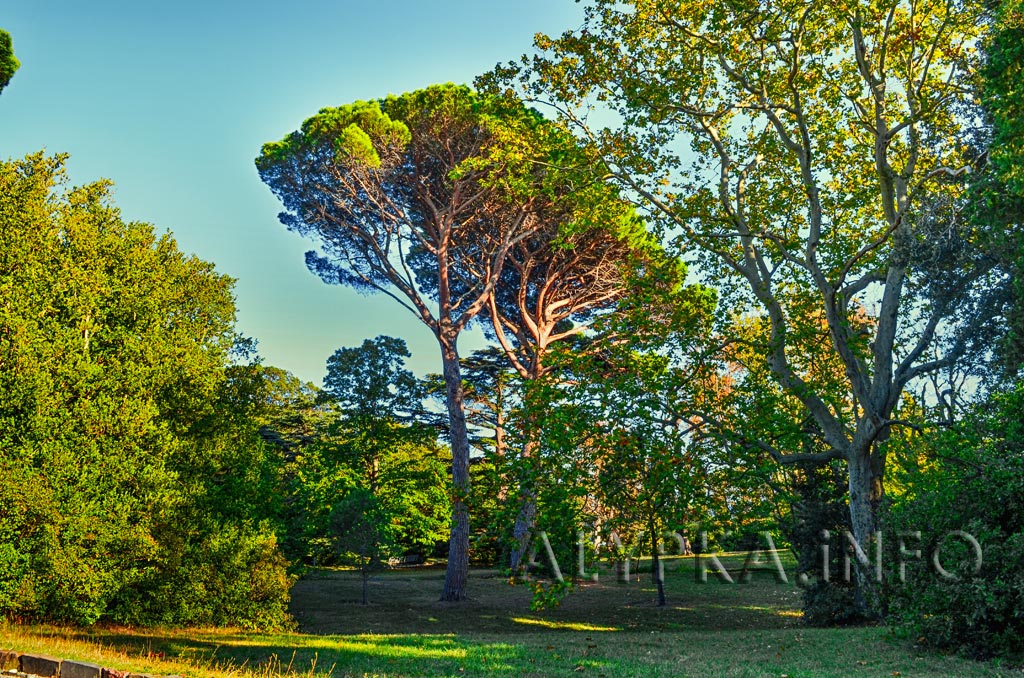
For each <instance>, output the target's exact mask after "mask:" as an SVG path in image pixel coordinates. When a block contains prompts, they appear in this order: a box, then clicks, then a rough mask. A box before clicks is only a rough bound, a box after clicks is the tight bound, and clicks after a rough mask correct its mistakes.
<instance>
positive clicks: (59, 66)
mask: <svg viewBox="0 0 1024 678" xmlns="http://www.w3.org/2000/svg"><path fill="white" fill-rule="evenodd" d="M580 15H581V10H580V8H579V6H578V5H576V4H575V3H573V2H572V0H482V1H480V0H434V1H433V2H426V1H425V0H392V1H390V2H372V1H371V2H355V1H352V0H337V1H335V2H329V1H327V0H322V1H317V2H313V1H305V2H303V1H302V0H293V1H292V2H288V3H286V2H263V1H260V0H232V1H217V0H207V1H205V2H201V1H196V0H176V1H174V2H155V1H148V0H125V1H121V2H115V1H111V0H106V1H104V0H97V1H96V2H82V1H81V0H13V1H12V0H0V28H3V29H5V30H7V31H8V32H9V33H10V34H11V37H12V39H13V42H14V52H15V55H16V56H17V57H18V58H19V59H20V60H21V69H20V70H19V71H18V72H17V74H15V76H14V79H13V80H12V81H11V83H10V85H9V86H8V87H7V88H6V89H5V90H4V92H3V94H2V95H0V157H3V158H9V157H20V156H23V155H25V154H26V153H30V152H34V151H38V150H40V149H46V150H47V151H49V152H52V153H57V152H67V153H70V154H71V158H70V160H69V173H70V176H71V179H72V181H73V183H76V184H77V183H86V182H89V181H93V180H95V179H98V178H100V177H105V178H108V179H111V180H113V181H114V183H115V201H116V204H117V205H118V206H119V207H120V208H121V210H122V212H123V215H124V217H125V218H126V219H129V220H137V221H147V222H149V223H152V224H154V225H155V226H156V228H157V231H158V232H164V231H167V230H170V231H172V232H173V233H174V236H175V238H176V239H177V241H178V246H179V247H180V248H181V249H182V250H184V251H186V252H189V253H194V254H196V255H198V256H199V257H201V258H203V259H206V260H208V261H212V262H214V263H215V264H216V265H217V269H218V270H219V271H221V272H223V273H226V274H228V275H230V276H232V277H234V278H236V279H237V283H236V285H235V294H236V297H237V303H238V317H239V329H240V330H241V332H242V333H243V334H245V335H247V336H251V337H255V338H256V339H258V340H259V350H260V353H261V355H262V356H263V358H264V362H265V363H267V364H271V365H277V366H279V367H283V368H285V369H288V370H291V371H292V372H294V373H295V374H297V375H298V376H300V377H302V378H304V379H308V380H310V381H314V382H316V383H318V384H319V383H320V381H321V379H322V377H323V373H324V364H325V361H326V359H327V357H328V356H329V355H330V354H331V353H332V352H333V351H334V350H335V349H336V348H338V347H340V346H354V345H358V344H360V343H361V342H362V341H363V339H365V338H368V337H374V336H376V335H378V334H391V335H394V336H399V337H402V338H404V339H405V340H406V341H407V342H408V344H409V347H410V349H411V351H412V353H413V359H412V361H411V363H410V364H411V366H412V367H413V369H414V370H416V371H417V372H419V373H421V374H423V373H425V372H428V371H440V358H439V354H438V349H437V347H436V344H435V343H434V340H433V336H432V335H431V334H430V332H429V331H428V330H427V328H426V327H425V326H423V325H422V324H420V323H419V322H418V321H417V320H415V319H414V318H413V317H412V316H411V314H409V313H408V312H407V311H405V310H403V309H402V308H400V307H399V306H398V305H397V304H395V303H394V302H393V301H391V300H390V299H387V298H386V297H383V296H374V297H364V296H360V295H358V294H356V293H354V292H352V291H350V290H348V289H344V288H340V287H337V286H327V285H325V284H324V283H322V282H321V281H320V280H319V279H318V278H316V277H315V276H314V275H313V274H311V273H309V272H308V271H307V270H306V267H305V264H304V263H303V253H304V252H305V251H306V250H307V249H311V248H312V243H311V242H310V241H306V240H303V239H302V238H301V237H299V236H298V235H295V234H293V233H289V232H288V231H286V230H285V228H284V227H283V226H282V225H281V224H280V223H279V222H278V221H277V213H278V212H279V211H280V205H279V203H278V202H277V200H276V199H275V198H274V197H273V196H272V195H271V193H270V191H269V190H268V189H267V188H266V187H265V186H264V185H263V183H262V182H261V181H260V179H259V177H258V175H257V174H256V170H255V166H254V165H253V160H254V158H255V157H256V155H257V154H258V153H259V150H260V146H261V145H262V144H263V143H264V142H266V141H274V140H277V139H279V138H281V137H283V136H284V135H285V134H286V133H288V132H290V131H292V130H294V129H296V128H297V127H298V126H299V125H300V124H301V122H302V121H303V120H304V119H305V118H307V117H309V116H311V115H313V114H314V113H316V112H317V111H318V110H319V109H320V108H322V107H324V106H336V105H339V104H344V103H348V102H351V101H355V100H357V99H374V98H379V97H383V96H385V95H387V94H389V93H400V92H405V91H409V90H413V89H418V88H421V87H425V86H427V85H429V84H432V83H436V82H448V81H450V82H459V83H471V82H472V80H473V78H474V77H475V76H477V75H479V74H480V73H483V72H485V71H487V70H489V69H490V68H492V67H493V66H494V65H495V64H496V63H497V62H499V61H507V60H510V59H514V58H516V57H518V56H519V55H520V54H522V53H524V52H527V51H529V50H530V47H531V42H532V38H533V35H534V33H536V32H538V31H542V32H547V33H558V32H561V31H562V30H564V29H566V28H569V27H574V26H577V25H578V24H579V23H580V20H579V19H580ZM0 245H2V243H0ZM481 341H482V340H481V339H480V338H479V336H477V337H472V336H471V337H467V338H465V339H464V340H463V342H462V344H461V345H460V348H462V350H463V353H464V354H466V353H468V352H469V350H470V349H472V348H474V347H477V346H479V345H480V344H481Z"/></svg>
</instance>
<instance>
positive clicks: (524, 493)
mask: <svg viewBox="0 0 1024 678" xmlns="http://www.w3.org/2000/svg"><path fill="white" fill-rule="evenodd" d="M526 435H527V439H526V441H525V442H524V443H523V451H522V455H521V461H520V463H521V464H522V466H523V467H524V474H523V478H522V481H521V484H520V495H519V513H518V514H516V522H515V525H514V526H513V528H512V542H513V543H512V555H511V557H510V558H509V566H510V567H511V568H512V572H513V574H514V573H515V572H516V571H517V570H518V569H519V567H520V564H521V563H522V562H523V558H525V557H526V550H527V549H528V548H529V546H530V532H531V531H532V530H533V527H534V524H535V523H536V522H537V489H536V486H535V485H534V477H533V472H534V468H533V466H534V461H535V459H534V457H535V455H536V452H537V450H538V448H539V447H540V445H539V444H538V442H537V439H536V438H535V437H534V436H535V435H536V434H535V431H531V430H527V432H526Z"/></svg>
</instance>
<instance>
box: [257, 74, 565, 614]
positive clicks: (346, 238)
mask: <svg viewBox="0 0 1024 678" xmlns="http://www.w3.org/2000/svg"><path fill="white" fill-rule="evenodd" d="M544 125H545V123H544V122H543V120H542V118H541V117H540V116H539V115H538V114H536V113H534V112H533V111H530V110H528V109H526V108H525V107H524V106H523V105H522V104H521V103H520V102H519V101H518V100H511V99H508V98H505V97H487V96H481V95H477V94H475V93H473V92H472V91H470V90H469V89H468V88H465V87H459V86H455V85H437V86H433V87H430V88H427V89H425V90H421V91H417V92H412V93H409V94H405V95H402V96H392V97H389V98H387V99H384V100H381V101H371V102H365V101H359V102H356V103H353V104H350V105H346V106H340V107H337V108H325V109H323V110H321V111H320V112H319V113H318V114H317V115H315V116H313V117H312V118H310V119H308V120H306V121H305V122H304V123H303V125H302V127H301V129H300V130H298V131H296V132H293V133H291V134H289V135H288V136H286V137H285V138H284V139H283V140H281V141H278V142H274V143H268V144H266V145H264V146H263V149H262V152H261V154H260V156H259V158H257V160H256V165H257V168H258V170H259V173H260V177H261V178H262V179H263V181H264V182H265V183H266V184H267V185H268V186H269V187H270V188H271V190H272V191H273V192H274V193H275V194H276V195H277V196H278V197H279V198H280V199H281V201H282V202H283V203H284V206H285V211H284V212H283V213H282V214H281V220H282V222H283V223H284V224H285V225H286V226H287V227H288V228H289V229H291V230H294V231H296V232H298V233H300V234H302V235H305V236H308V237H310V238H312V239H314V240H316V241H317V242H318V244H319V251H317V252H309V253H308V254H307V256H306V263H307V265H308V266H309V268H310V269H311V270H312V271H314V272H315V273H317V274H318V275H319V276H320V277H321V278H322V279H323V280H324V281H325V282H328V283H334V284H342V285H348V286H352V287H354V288H356V289H359V290H361V291H366V292H379V293H382V294H385V295H387V296H389V297H391V298H392V299H393V300H394V301H396V302H397V303H398V304H400V305H401V306H403V307H404V308H405V309H407V310H408V311H410V312H411V313H413V314H414V315H415V316H416V317H417V318H419V319H420V320H421V321H422V322H423V323H424V324H425V325H426V326H427V327H428V328H430V330H431V332H432V333H433V334H434V336H435V338H436V339H437V342H438V346H439V348H440V350H441V358H442V365H443V376H444V381H445V386H446V405H447V410H448V417H449V424H450V440H451V447H452V482H453V488H452V523H451V540H450V544H449V554H448V569H447V573H446V575H445V583H444V590H443V593H442V596H441V597H442V600H449V601H456V600H463V599H464V598H465V597H466V582H467V577H468V569H469V536H470V527H469V509H468V506H467V503H466V498H467V496H468V491H469V439H468V433H467V428H466V419H465V412H464V409H463V386H462V376H461V373H460V367H459V354H458V348H457V343H458V339H459V335H460V334H461V332H462V331H463V330H464V329H465V328H466V326H467V325H468V324H469V323H470V322H471V321H472V320H473V318H474V317H476V316H477V314H478V313H479V312H480V311H481V310H482V309H483V308H484V306H485V305H486V303H487V300H488V298H489V297H490V295H491V293H492V292H493V290H494V288H495V286H496V285H497V284H498V281H499V280H500V277H501V271H502V266H503V265H504V261H505V258H506V256H507V254H508V252H509V250H510V249H511V248H512V247H514V246H515V244H516V243H518V242H520V241H521V240H523V239H524V238H526V237H528V236H529V235H530V234H531V233H532V232H533V231H534V230H535V229H536V228H537V223H538V222H537V219H536V217H535V216H534V214H533V212H532V206H533V198H532V194H533V192H534V191H533V186H534V185H535V183H536V177H535V175H536V173H537V172H538V171H539V169H538V168H540V167H541V165H540V164H538V163H537V162H536V160H538V159H539V158H538V155H540V156H543V152H544V148H543V143H539V141H540V135H539V134H538V130H542V129H543V127H544ZM541 159H542V158H541Z"/></svg>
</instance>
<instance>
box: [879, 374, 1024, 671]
mask: <svg viewBox="0 0 1024 678" xmlns="http://www.w3.org/2000/svg"><path fill="white" fill-rule="evenodd" d="M931 449H932V452H933V456H934V457H935V462H934V463H933V464H931V465H929V466H928V467H926V468H925V469H924V470H922V471H920V472H919V473H918V474H916V475H915V476H912V477H911V479H910V483H909V487H910V489H911V493H910V495H909V496H908V498H907V499H905V500H904V501H902V502H898V503H897V504H895V505H894V507H893V509H892V511H891V514H890V517H889V522H890V526H891V529H892V531H893V532H894V533H899V532H910V531H920V532H921V540H920V541H915V540H909V539H908V540H907V542H908V543H907V545H906V549H907V550H916V549H920V551H921V555H922V558H920V559H917V558H908V557H904V560H906V561H908V562H907V567H906V577H905V579H906V581H902V582H901V581H900V575H899V571H898V568H897V566H896V565H895V564H896V563H898V562H899V555H898V553H895V552H894V553H892V554H891V556H890V557H889V559H888V560H889V561H890V562H891V563H894V567H893V571H892V572H890V576H889V582H890V587H889V588H890V590H889V611H890V622H891V623H892V624H893V625H894V626H895V627H897V628H898V629H901V630H902V631H903V632H905V633H906V634H908V635H910V636H911V637H913V638H914V639H917V640H918V641H919V642H923V643H926V644H928V645H931V646H935V647H940V648H947V649H953V650H958V651H960V652H961V653H963V654H966V655H969V656H973V657H978V658H984V657H990V656H994V655H1004V656H1005V655H1013V654H1018V653H1021V652H1024V386H1018V387H1016V389H1015V390H1012V391H1009V392H1006V393H1002V394H998V395H996V396H994V397H993V398H992V400H991V402H989V403H986V404H985V406H983V407H979V408H978V409H977V411H976V412H975V417H974V418H972V419H971V420H970V421H966V422H965V423H964V424H961V425H960V426H959V427H958V428H957V429H956V430H954V431H950V432H946V433H944V434H943V435H942V436H940V437H938V438H937V439H936V440H933V441H931ZM956 531H962V532H966V533H967V534H970V535H972V536H973V537H974V538H975V539H976V540H977V541H978V543H979V545H980V547H981V550H982V558H981V561H982V562H981V567H980V568H979V569H977V570H976V569H975V565H976V556H975V552H974V549H973V547H972V546H971V545H970V544H969V543H968V542H967V541H966V540H965V539H964V538H962V537H959V536H956V535H953V536H951V533H953V532H956ZM894 546H895V544H894ZM936 547H939V548H940V564H941V565H942V567H943V568H944V569H945V570H946V571H947V572H948V573H949V575H950V576H943V575H942V574H941V573H940V572H938V571H937V568H936V567H935V565H934V563H933V561H932V557H933V554H934V553H935V550H936Z"/></svg>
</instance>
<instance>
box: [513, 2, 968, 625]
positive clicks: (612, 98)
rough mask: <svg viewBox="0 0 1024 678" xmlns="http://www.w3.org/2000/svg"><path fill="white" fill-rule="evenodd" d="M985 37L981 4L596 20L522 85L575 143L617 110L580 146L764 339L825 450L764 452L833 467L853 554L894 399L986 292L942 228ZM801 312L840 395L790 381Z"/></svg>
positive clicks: (951, 227) (812, 7) (948, 343)
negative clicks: (600, 108)
mask: <svg viewBox="0 0 1024 678" xmlns="http://www.w3.org/2000/svg"><path fill="white" fill-rule="evenodd" d="M987 21H988V19H987V16H986V9H985V6H984V5H983V4H982V3H977V2H964V3H950V2H945V1H942V0H936V1H926V2H923V3H922V2H907V1H905V0H886V1H883V2H871V3H863V2H836V3H796V4H785V3H782V4H778V3H769V4H768V5H766V4H765V3H762V2H755V1H746V0H743V1H740V2H730V3H724V4H723V3H703V2H681V3H680V2H665V1H663V0H631V1H630V2H624V3H623V2H617V1H615V0H592V1H591V2H590V3H588V8H587V11H586V19H585V23H584V26H583V27H582V28H581V29H580V30H579V31H573V32H568V33H566V34H564V35H562V36H560V37H558V38H554V39H553V38H549V37H546V36H540V37H539V38H538V46H539V47H540V48H541V54H540V55H538V56H536V57H534V58H527V59H526V63H525V66H526V69H525V71H520V73H525V77H524V78H523V80H522V82H523V83H524V84H525V86H526V87H527V89H528V90H529V92H530V96H536V97H538V98H545V99H548V100H550V99H556V100H558V101H560V102H561V105H560V108H561V109H562V110H564V111H565V112H566V113H567V114H568V115H569V116H570V117H573V119H574V122H576V123H579V124H580V126H581V129H584V130H587V129H589V128H588V126H587V124H586V120H585V118H584V117H583V115H582V112H584V111H585V110H586V109H587V107H588V106H589V105H591V104H592V103H594V102H595V101H597V102H603V105H607V106H609V107H611V108H612V109H613V110H614V112H615V113H616V115H614V116H610V117H609V118H606V119H614V120H616V121H617V124H616V126H615V128H614V129H607V130H593V129H589V131H590V132H592V134H593V136H594V138H597V139H599V140H600V141H601V143H602V147H603V149H604V152H605V157H606V159H607V161H608V163H609V167H610V169H611V171H610V174H611V175H612V176H613V177H614V178H615V179H616V180H617V181H619V182H621V183H622V184H623V185H626V186H628V187H630V189H631V190H633V191H635V192H636V194H637V195H639V196H642V198H643V201H644V205H645V206H646V207H647V208H648V209H649V210H650V211H651V213H652V214H654V215H657V217H658V218H661V219H664V220H665V221H666V222H667V223H669V224H671V225H672V228H673V229H675V232H676V233H677V234H679V235H680V236H681V237H680V240H681V242H683V243H685V245H686V246H687V247H689V248H691V251H692V252H693V253H694V256H695V257H696V258H699V259H700V260H701V265H702V266H701V267H702V269H703V270H704V271H705V273H706V274H707V275H708V276H709V278H710V279H713V280H714V281H715V282H716V284H717V286H718V287H719V289H720V290H721V291H722V292H723V297H722V299H723V302H724V303H723V304H722V308H729V309H732V310H733V311H736V312H748V313H752V314H757V315H759V316H761V317H763V318H765V319H766V321H767V322H768V324H769V325H770V331H769V337H768V341H767V342H766V343H765V344H764V346H763V351H762V352H761V357H760V360H762V361H763V362H764V363H765V364H766V365H767V366H768V367H769V369H770V370H771V373H772V375H773V379H774V380H775V381H776V382H777V384H778V385H779V386H780V387H781V389H782V390H783V391H784V392H785V394H786V397H787V398H792V399H794V400H796V401H798V402H799V403H800V405H801V407H802V408H803V409H804V411H806V413H807V414H808V416H810V417H811V418H812V419H813V420H814V422H815V424H816V426H817V429H818V430H819V431H820V435H821V440H822V442H823V447H824V449H823V450H821V451H820V452H815V453H813V455H812V456H808V455H805V454H802V453H792V451H791V450H784V449H778V448H775V447H774V446H772V445H771V444H770V443H769V442H768V441H766V440H764V439H763V438H762V439H760V440H758V441H757V442H758V443H759V447H760V448H761V449H763V450H764V452H765V453H766V454H768V455H771V456H772V457H773V458H775V459H777V460H778V461H779V462H782V463H797V462H801V461H827V460H830V459H841V460H843V461H844V462H845V465H846V468H847V471H848V485H849V507H850V516H851V523H852V527H853V532H854V534H855V537H856V540H857V542H858V543H859V544H860V545H861V546H862V547H863V548H864V549H865V550H866V551H869V550H870V548H869V542H870V541H871V540H872V539H873V535H874V534H875V532H876V531H877V530H878V528H879V510H880V507H881V506H882V501H883V497H884V490H883V480H884V477H885V468H886V463H887V456H886V454H887V452H886V449H887V448H886V445H885V442H886V440H887V438H888V437H889V434H890V431H891V429H892V427H893V426H898V425H900V420H899V416H898V414H896V412H897V406H898V404H899V401H900V398H901V395H902V393H903V392H904V390H905V388H906V387H907V385H908V384H909V383H910V382H912V381H913V380H915V379H917V378H919V377H922V376H926V375H929V374H934V373H935V372H936V371H937V370H940V369H942V368H944V367H946V366H948V365H950V364H952V363H953V362H954V361H956V360H957V358H958V356H959V355H961V354H962V353H963V351H964V350H965V348H966V345H967V341H968V340H969V339H970V337H969V336H965V335H964V334H958V330H959V329H962V328H963V327H964V322H963V320H964V317H963V314H962V313H961V308H962V307H963V304H964V303H965V301H969V300H970V299H971V297H972V294H973V292H972V290H975V289H976V288H977V286H978V285H979V283H981V282H983V281H984V278H985V276H986V274H987V271H986V268H985V263H984V262H983V261H979V260H977V259H971V257H970V256H969V253H970V250H969V248H964V247H961V245H963V244H965V242H968V241H969V240H970V237H969V235H968V236H967V237H965V236H964V233H963V232H962V230H961V227H962V225H963V220H962V219H958V218H957V212H958V206H960V205H962V204H963V182H962V181H961V178H962V176H963V174H964V173H965V172H967V169H968V166H969V165H970V164H971V161H970V160H969V159H965V157H964V148H963V146H964V144H963V135H962V129H963V127H962V125H963V122H964V117H963V115H962V113H963V111H965V110H969V109H970V108H971V107H972V106H973V105H974V102H973V93H972V81H973V79H974V77H975V74H976V72H977V69H978V53H977V50H976V45H977V40H978V38H979V36H980V35H981V33H982V31H983V30H984V27H985V25H986V22H987ZM506 75H511V77H512V78H513V79H514V75H515V73H514V71H513V73H512V74H508V73H506ZM574 113H576V114H575V115H574ZM618 123H621V124H618ZM964 253H967V256H962V255H963V254H964ZM936 272H938V273H939V274H938V275H935V274H936ZM811 300H813V303H814V304H815V305H816V306H817V308H818V309H820V313H819V314H818V317H820V318H822V319H823V320H824V324H825V330H826V331H825V333H824V335H823V336H822V341H824V342H827V345H828V347H829V350H830V351H832V352H833V353H834V354H835V356H836V357H837V358H838V360H839V361H840V362H841V364H842V369H843V374H844V375H845V382H846V383H845V389H844V390H845V391H847V392H846V393H843V394H835V393H831V392H826V391H822V390H820V389H818V388H816V385H815V384H814V383H813V382H811V381H809V380H808V379H807V378H806V376H805V375H804V374H802V373H801V371H800V369H799V367H798V363H799V356H796V355H795V352H794V350H793V345H794V340H800V339H802V338H805V337H806V336H808V334H809V333H813V332H819V331H820V325H819V324H818V323H817V321H816V320H815V322H812V323H810V324H803V323H800V322H799V321H794V318H795V317H799V316H798V315H794V314H793V313H792V312H791V311H792V310H793V309H794V308H799V307H800V306H803V305H806V304H807V303H810V301H811ZM865 311H867V312H868V313H869V314H870V315H871V317H872V318H874V320H875V322H874V323H873V324H872V325H871V326H870V327H869V328H867V330H866V331H862V328H860V327H858V325H857V323H856V322H854V321H855V319H856V318H857V317H858V315H859V314H862V313H864V312H865ZM804 316H805V317H809V316H807V314H804ZM847 402H852V403H853V404H854V405H853V407H852V409H851V411H850V413H849V416H848V413H847V412H846V411H844V409H843V408H844V407H845V403H847ZM857 578H858V580H857V588H858V595H859V603H858V604H859V606H860V608H861V610H862V612H863V613H864V614H867V615H871V616H875V615H878V614H879V613H880V612H881V605H880V600H879V593H880V590H879V588H880V587H878V586H877V583H876V582H875V581H874V579H873V577H872V571H871V568H868V567H861V568H858V569H857Z"/></svg>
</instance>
